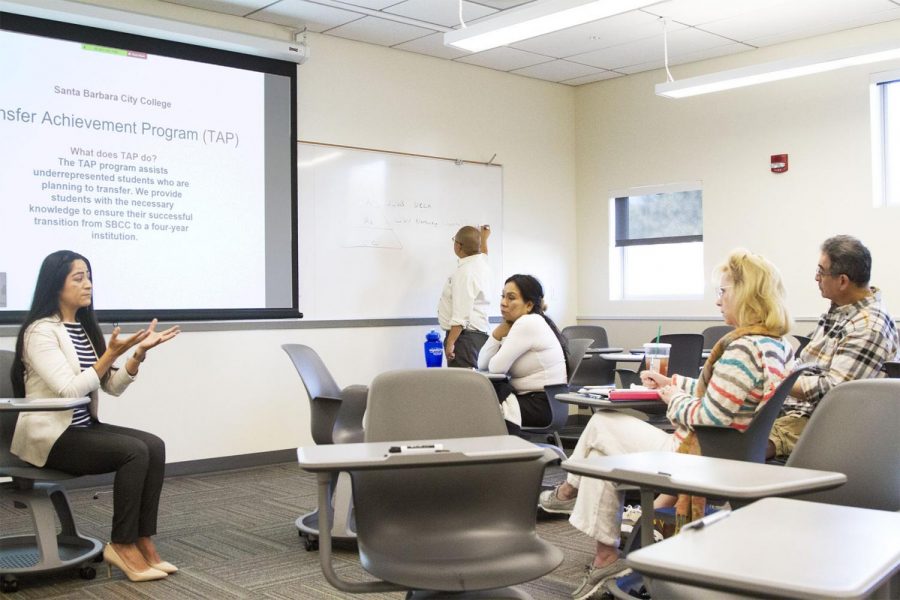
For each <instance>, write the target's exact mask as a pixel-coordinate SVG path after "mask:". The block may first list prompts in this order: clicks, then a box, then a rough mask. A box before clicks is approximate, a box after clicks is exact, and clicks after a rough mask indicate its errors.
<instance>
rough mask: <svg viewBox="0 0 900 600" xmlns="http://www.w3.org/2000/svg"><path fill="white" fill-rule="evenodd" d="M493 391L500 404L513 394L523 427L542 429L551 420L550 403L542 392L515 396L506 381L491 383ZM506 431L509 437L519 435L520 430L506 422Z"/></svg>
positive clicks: (513, 424) (514, 392)
mask: <svg viewBox="0 0 900 600" xmlns="http://www.w3.org/2000/svg"><path fill="white" fill-rule="evenodd" d="M491 383H493V384H494V391H495V392H497V400H498V401H499V402H500V404H503V401H504V400H506V398H507V397H509V395H510V394H515V396H516V398H517V399H518V401H519V412H520V413H522V425H523V426H525V427H543V426H544V425H549V424H550V421H552V420H553V413H552V412H551V411H550V402H549V401H548V400H547V394H546V393H544V392H525V393H523V394H516V391H515V390H514V389H513V387H512V385H510V383H509V382H508V381H492V382H491ZM506 430H507V431H508V432H509V433H510V435H519V433H520V432H521V428H520V427H519V426H518V425H516V424H515V423H511V422H509V421H506Z"/></svg>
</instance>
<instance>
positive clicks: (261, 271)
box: [0, 31, 267, 311]
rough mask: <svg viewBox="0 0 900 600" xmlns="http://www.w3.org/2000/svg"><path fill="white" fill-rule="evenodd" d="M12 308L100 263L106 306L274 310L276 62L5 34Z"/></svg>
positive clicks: (6, 213) (1, 190) (1, 258)
mask: <svg viewBox="0 0 900 600" xmlns="http://www.w3.org/2000/svg"><path fill="white" fill-rule="evenodd" d="M0 73H2V77H0V140H2V144H0V174H2V176H0V282H3V284H4V286H3V287H4V292H5V293H3V294H0V311H3V310H27V309H28V307H29V304H30V301H31V295H32V293H33V290H34V281H35V277H36V274H37V271H38V268H39V266H40V261H41V260H42V259H43V257H44V256H45V255H46V254H48V253H49V252H51V251H53V250H57V249H70V250H75V251H76V252H80V253H81V254H84V255H86V256H87V257H88V258H90V259H91V261H92V263H93V265H94V270H95V272H96V277H95V286H96V287H95V298H94V301H95V306H96V307H97V308H98V309H110V308H116V309H132V308H135V309H151V310H152V309H156V308H165V309H194V308H202V309H216V308H221V309H229V308H248V307H265V306H267V301H266V257H265V253H266V252H265V249H266V240H265V236H266V213H265V202H266V189H265V188H266V178H265V158H266V139H265V127H264V115H265V108H266V107H265V102H266V98H265V89H266V88H265V77H266V75H265V74H264V73H260V72H254V71H248V70H243V69H236V68H229V67H224V66H218V65H210V64H203V63H197V62H190V61H186V60H179V59H174V58H169V57H165V56H155V55H148V54H144V53H141V52H134V51H128V50H120V49H115V48H109V47H105V46H98V45H91V44H82V43H76V42H69V41H61V40H56V39H49V38H43V37H37V36H32V35H24V34H19V33H12V32H8V31H0Z"/></svg>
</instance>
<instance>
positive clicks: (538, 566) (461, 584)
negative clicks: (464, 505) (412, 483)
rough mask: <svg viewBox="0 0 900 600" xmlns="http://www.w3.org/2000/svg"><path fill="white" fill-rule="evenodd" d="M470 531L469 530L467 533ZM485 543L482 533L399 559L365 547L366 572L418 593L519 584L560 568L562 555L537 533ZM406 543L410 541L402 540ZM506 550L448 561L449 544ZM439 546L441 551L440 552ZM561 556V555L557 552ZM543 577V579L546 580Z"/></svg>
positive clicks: (441, 542) (430, 546) (420, 548)
mask: <svg viewBox="0 0 900 600" xmlns="http://www.w3.org/2000/svg"><path fill="white" fill-rule="evenodd" d="M467 533H470V532H467ZM492 537H493V539H482V538H480V537H479V536H477V535H466V536H460V539H453V538H452V537H450V538H448V539H444V540H435V542H434V543H433V544H428V545H427V546H426V545H420V544H413V545H411V547H410V555H408V556H405V557H403V560H402V561H396V558H397V556H396V554H392V555H390V556H389V555H387V554H379V553H378V552H373V551H370V550H365V549H364V548H363V547H362V545H360V550H359V555H360V560H361V562H362V566H363V568H364V569H365V570H366V571H368V572H369V573H371V574H372V575H374V576H376V577H378V578H380V579H383V580H384V581H390V582H392V583H397V584H399V585H403V586H407V587H410V588H414V589H428V590H439V591H446V592H462V591H467V590H483V589H491V588H495V587H507V586H511V585H516V584H518V583H521V582H522V581H528V580H530V579H533V578H534V577H535V576H536V575H535V574H536V573H541V574H542V575H546V574H547V573H549V572H551V571H552V570H553V569H555V568H556V567H557V565H559V562H560V559H561V558H562V553H560V555H559V556H558V557H557V556H555V554H554V553H548V552H547V544H546V542H543V541H541V540H540V539H539V538H537V537H536V536H533V535H523V534H519V533H515V532H510V533H509V535H506V536H503V538H502V539H497V537H496V536H492ZM403 542H405V543H406V544H407V545H409V544H410V542H411V540H410V539H409V538H408V537H407V538H406V539H405V540H403ZM462 544H466V545H468V546H471V547H484V548H485V549H488V548H491V549H494V548H503V551H502V553H500V554H497V553H495V552H484V553H480V554H475V553H472V552H470V553H469V555H468V556H459V557H456V558H447V557H446V554H447V546H451V547H464V546H462ZM435 547H442V548H441V549H435ZM557 552H559V551H558V550H557ZM542 575H538V576H542Z"/></svg>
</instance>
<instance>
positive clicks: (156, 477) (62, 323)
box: [11, 250, 179, 581]
mask: <svg viewBox="0 0 900 600" xmlns="http://www.w3.org/2000/svg"><path fill="white" fill-rule="evenodd" d="M178 331H179V330H178V327H172V328H170V329H167V330H165V331H162V332H157V331H156V320H154V321H153V322H151V323H150V326H149V327H147V328H146V329H142V330H140V331H138V332H137V333H135V334H133V335H131V336H130V337H127V338H121V337H119V328H118V327H116V328H114V329H113V331H112V335H111V336H110V339H109V343H108V344H107V342H106V340H105V339H104V338H103V334H102V333H101V331H100V326H99V325H98V324H97V319H96V316H95V315H94V303H93V282H92V272H91V265H90V263H89V262H88V260H87V259H86V258H85V257H83V256H81V255H80V254H76V253H75V252H70V251H68V250H60V251H58V252H54V253H53V254H50V255H49V256H48V257H47V258H45V259H44V262H43V263H42V264H41V270H40V272H39V273H38V280H37V284H36V285H35V290H34V299H33V300H32V303H31V310H30V311H29V313H28V316H27V317H26V318H25V322H24V323H23V324H22V328H21V330H20V331H19V335H18V339H17V340H16V357H15V359H14V361H13V367H12V373H11V375H12V382H13V390H14V391H15V393H16V395H17V396H18V397H25V398H28V399H32V398H56V397H64V398H78V397H81V396H90V397H91V402H90V405H89V406H88V407H86V408H85V407H81V408H76V409H74V410H67V411H55V412H49V411H45V412H23V413H21V414H20V415H19V418H18V420H17V421H16V429H15V432H14V433H13V439H12V444H11V450H12V452H13V454H15V455H17V456H18V457H20V458H21V459H22V460H25V461H27V462H30V463H31V464H34V465H36V466H39V467H43V466H46V467H50V468H53V469H57V470H59V471H63V472H65V473H72V474H73V475H88V474H98V473H109V472H110V471H115V473H116V477H115V483H114V486H113V523H112V533H111V536H110V538H111V540H112V541H111V542H110V543H109V544H107V545H106V547H105V548H104V549H103V557H104V558H105V559H106V561H107V562H109V563H111V564H114V565H115V566H117V567H119V568H120V569H121V570H122V571H123V572H124V573H125V574H126V575H127V576H128V578H129V579H130V580H132V581H148V580H152V579H161V578H163V577H165V576H166V575H167V574H169V573H173V572H175V571H177V570H178V569H177V568H176V567H175V566H174V565H172V564H170V563H168V562H165V561H163V560H162V559H161V558H160V557H159V554H158V553H157V551H156V547H155V546H154V544H153V540H152V538H151V536H153V535H154V534H156V518H157V512H158V508H159V496H160V491H161V490H162V482H163V475H164V471H165V462H166V459H165V456H166V455H165V444H164V443H163V441H162V440H161V439H159V438H158V437H157V436H155V435H153V434H151V433H146V432H144V431H138V430H136V429H129V428H126V427H119V426H116V425H110V424H107V423H101V422H100V421H99V420H98V418H97V414H98V413H97V402H98V394H97V391H98V389H99V388H103V390H104V391H105V392H107V393H109V394H111V395H114V396H118V395H119V394H121V393H122V392H124V391H125V389H126V388H127V387H128V386H129V384H131V382H132V381H133V380H134V378H135V376H137V373H138V369H139V368H140V365H141V363H142V362H144V359H145V358H146V356H147V352H148V351H149V350H150V349H151V348H154V347H156V346H158V345H159V344H161V343H163V342H166V341H168V340H170V339H171V338H173V337H175V336H176V335H177V334H178ZM131 350H133V352H132V354H131V355H130V356H129V357H128V359H127V360H126V361H125V365H124V368H116V367H114V363H115V362H116V360H117V359H118V358H119V357H121V356H123V355H125V354H126V353H127V352H129V351H131Z"/></svg>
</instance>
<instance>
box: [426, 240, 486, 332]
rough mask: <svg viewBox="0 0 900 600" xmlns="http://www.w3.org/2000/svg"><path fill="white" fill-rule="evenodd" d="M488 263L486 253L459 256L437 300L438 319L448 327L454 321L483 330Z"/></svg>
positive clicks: (473, 328)
mask: <svg viewBox="0 0 900 600" xmlns="http://www.w3.org/2000/svg"><path fill="white" fill-rule="evenodd" d="M490 286H491V266H490V263H488V257H487V254H473V255H472V256H466V257H465V258H461V259H459V263H458V264H457V266H456V270H455V271H454V272H453V275H451V276H450V277H449V278H448V279H447V283H446V284H445V285H444V291H443V293H442V294H441V300H440V302H438V311H437V312H438V323H439V324H440V326H441V329H443V330H444V331H448V330H449V329H450V328H451V327H453V326H454V325H459V326H460V327H462V328H463V329H471V330H477V331H481V332H484V333H487V330H488V309H489V307H490V305H491V303H490V300H488V293H489V290H490Z"/></svg>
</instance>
